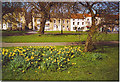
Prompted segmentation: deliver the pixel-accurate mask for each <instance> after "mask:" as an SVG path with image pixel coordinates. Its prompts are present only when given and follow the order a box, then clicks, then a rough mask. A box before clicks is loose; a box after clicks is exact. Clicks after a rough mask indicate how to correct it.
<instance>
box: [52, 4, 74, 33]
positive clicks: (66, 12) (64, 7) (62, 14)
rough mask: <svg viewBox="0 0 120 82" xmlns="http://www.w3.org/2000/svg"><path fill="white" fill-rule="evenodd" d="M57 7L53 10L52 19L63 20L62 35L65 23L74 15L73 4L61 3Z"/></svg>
mask: <svg viewBox="0 0 120 82" xmlns="http://www.w3.org/2000/svg"><path fill="white" fill-rule="evenodd" d="M56 4H57V5H56V7H55V8H53V9H52V10H51V14H50V15H51V17H53V18H58V19H59V20H61V24H60V25H61V34H63V21H64V19H69V18H70V17H71V14H72V13H73V5H74V3H73V2H59V3H56Z"/></svg>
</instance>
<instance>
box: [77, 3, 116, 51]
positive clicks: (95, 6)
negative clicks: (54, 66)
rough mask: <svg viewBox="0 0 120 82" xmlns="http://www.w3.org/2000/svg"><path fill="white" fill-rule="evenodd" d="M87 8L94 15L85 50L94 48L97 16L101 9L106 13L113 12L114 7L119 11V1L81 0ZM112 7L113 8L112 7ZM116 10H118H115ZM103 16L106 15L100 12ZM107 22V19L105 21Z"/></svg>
mask: <svg viewBox="0 0 120 82" xmlns="http://www.w3.org/2000/svg"><path fill="white" fill-rule="evenodd" d="M79 4H81V5H82V6H83V7H85V9H86V10H87V13H90V14H91V17H92V26H91V28H90V31H89V32H88V37H87V40H86V43H85V48H84V51H85V52H87V51H91V50H92V49H94V44H93V36H94V35H95V32H96V30H97V29H98V25H96V16H97V15H98V14H100V12H101V11H105V12H104V13H106V14H107V15H108V14H111V13H110V12H111V11H112V12H113V9H116V10H117V11H118V7H116V6H118V3H114V2H111V3H110V2H79ZM111 8H112V9H111ZM115 12H116V11H115ZM100 15H101V16H104V14H100ZM105 22H106V21H105Z"/></svg>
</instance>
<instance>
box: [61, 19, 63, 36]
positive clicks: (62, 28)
mask: <svg viewBox="0 0 120 82" xmlns="http://www.w3.org/2000/svg"><path fill="white" fill-rule="evenodd" d="M61 34H63V19H61Z"/></svg>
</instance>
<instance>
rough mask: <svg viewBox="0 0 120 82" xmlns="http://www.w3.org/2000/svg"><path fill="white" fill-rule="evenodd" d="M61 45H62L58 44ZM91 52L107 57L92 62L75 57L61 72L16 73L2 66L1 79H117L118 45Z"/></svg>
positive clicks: (32, 70) (32, 71)
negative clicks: (71, 63) (69, 65)
mask: <svg viewBox="0 0 120 82" xmlns="http://www.w3.org/2000/svg"><path fill="white" fill-rule="evenodd" d="M61 47H63V46H58V48H61ZM74 47H76V46H74ZM92 53H100V54H102V55H103V56H107V57H104V58H103V59H102V60H96V61H94V62H91V61H88V60H84V59H81V58H80V57H76V58H73V59H72V60H71V62H74V63H76V65H74V66H71V67H70V68H68V69H67V70H65V71H62V72H49V71H48V72H47V71H46V72H40V73H35V70H36V69H30V70H29V71H28V72H26V73H19V74H18V73H15V72H10V71H7V68H4V69H3V75H2V77H3V80H118V76H119V72H118V70H119V69H118V64H119V62H118V45H108V46H107V45H106V46H97V50H94V51H93V52H92ZM86 54H87V55H90V54H91V53H90V52H89V53H86Z"/></svg>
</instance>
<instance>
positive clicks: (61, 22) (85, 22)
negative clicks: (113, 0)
mask: <svg viewBox="0 0 120 82" xmlns="http://www.w3.org/2000/svg"><path fill="white" fill-rule="evenodd" d="M96 19H98V20H99V21H98V22H96V24H97V23H99V22H100V18H99V17H97V18H96ZM32 20H33V21H32V22H33V30H38V29H40V20H41V15H40V14H36V15H33V17H32ZM91 25H92V17H91V15H90V14H71V17H70V18H62V19H61V18H59V17H58V18H55V17H52V18H50V20H47V22H46V24H45V31H61V29H63V31H76V30H82V31H87V30H89V28H90V27H91Z"/></svg>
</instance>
